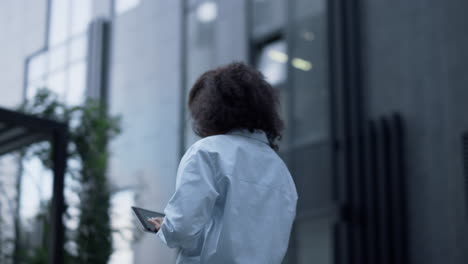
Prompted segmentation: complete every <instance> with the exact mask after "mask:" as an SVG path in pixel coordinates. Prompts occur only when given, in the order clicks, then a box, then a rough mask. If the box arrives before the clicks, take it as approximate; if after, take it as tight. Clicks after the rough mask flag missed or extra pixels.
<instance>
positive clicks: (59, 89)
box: [47, 71, 66, 100]
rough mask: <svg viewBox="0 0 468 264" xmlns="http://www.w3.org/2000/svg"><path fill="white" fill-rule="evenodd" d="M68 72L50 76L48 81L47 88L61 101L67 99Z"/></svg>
mask: <svg viewBox="0 0 468 264" xmlns="http://www.w3.org/2000/svg"><path fill="white" fill-rule="evenodd" d="M65 86H66V72H65V71H59V72H56V73H54V74H51V75H49V78H48V80H47V88H48V89H50V90H51V91H53V92H54V93H56V94H57V95H58V97H59V98H60V99H62V100H63V99H64V98H65V91H66V89H65Z"/></svg>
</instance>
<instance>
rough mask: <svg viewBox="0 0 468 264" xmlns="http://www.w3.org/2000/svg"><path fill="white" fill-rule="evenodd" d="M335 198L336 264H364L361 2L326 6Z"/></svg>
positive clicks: (339, 1)
mask: <svg viewBox="0 0 468 264" xmlns="http://www.w3.org/2000/svg"><path fill="white" fill-rule="evenodd" d="M329 17H330V44H331V51H330V52H331V54H330V58H331V80H330V83H331V85H332V100H333V103H332V107H333V108H334V109H332V115H333V125H332V129H333V130H332V131H333V134H334V141H335V144H334V145H335V149H334V153H333V155H334V157H333V160H334V166H333V167H334V170H335V171H334V178H335V181H336V183H335V184H336V189H335V194H336V197H337V200H338V201H339V202H340V203H341V207H342V210H341V211H342V213H341V222H340V223H339V224H338V226H337V228H336V234H335V238H336V239H337V241H336V242H335V250H336V254H335V258H336V261H335V262H336V263H338V264H348V263H352V264H365V263H366V262H365V261H366V258H365V255H366V250H365V245H364V244H363V243H364V240H363V237H364V234H365V230H364V227H363V217H364V213H365V212H364V211H363V208H362V205H363V202H364V200H365V199H366V193H365V189H364V188H363V186H362V185H363V181H364V180H365V178H364V176H365V169H364V163H365V157H364V152H365V148H364V138H363V134H364V129H363V127H364V119H365V111H364V108H363V92H362V82H361V52H360V50H361V35H360V2H359V1H358V0H346V1H345V0H332V1H329Z"/></svg>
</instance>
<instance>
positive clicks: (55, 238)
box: [49, 127, 68, 264]
mask: <svg viewBox="0 0 468 264" xmlns="http://www.w3.org/2000/svg"><path fill="white" fill-rule="evenodd" d="M67 145H68V132H67V129H66V128H65V127H63V129H56V130H54V132H53V136H52V160H53V166H54V167H53V172H54V183H53V198H52V208H51V219H50V223H51V227H52V234H51V240H50V247H49V259H50V261H49V263H52V264H62V263H63V262H64V248H63V246H64V237H65V235H64V226H63V218H62V217H63V213H64V211H65V201H64V196H63V188H64V179H65V169H66V163H67Z"/></svg>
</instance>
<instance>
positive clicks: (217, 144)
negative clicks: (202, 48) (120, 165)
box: [149, 63, 297, 264]
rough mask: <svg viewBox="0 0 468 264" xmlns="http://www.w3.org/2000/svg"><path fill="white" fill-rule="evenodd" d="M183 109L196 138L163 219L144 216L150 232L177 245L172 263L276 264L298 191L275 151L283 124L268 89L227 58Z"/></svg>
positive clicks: (255, 73)
mask: <svg viewBox="0 0 468 264" xmlns="http://www.w3.org/2000/svg"><path fill="white" fill-rule="evenodd" d="M188 106H189V109H190V113H191V116H192V119H193V122H194V123H193V129H194V131H195V132H196V134H198V135H199V136H200V137H201V138H202V139H201V140H199V141H197V142H196V143H195V144H193V145H192V146H191V147H190V148H189V149H188V150H187V152H186V153H185V155H184V157H183V158H182V160H181V162H180V165H179V169H178V172H177V182H176V190H175V193H174V195H173V196H172V198H171V199H170V201H169V203H168V205H167V207H166V209H165V210H164V212H165V214H166V217H165V218H164V219H162V218H155V219H150V220H149V221H150V222H151V223H152V224H154V226H155V227H156V229H157V230H158V232H157V236H158V237H159V238H160V239H161V240H162V241H163V242H164V243H165V244H166V245H167V246H169V247H171V248H179V249H180V251H179V255H178V257H177V263H203V264H230V263H241V264H247V263H254V264H263V263H264V264H275V263H281V261H282V259H283V257H284V255H285V253H286V250H287V247H288V241H289V236H290V232H291V226H292V223H293V220H294V217H295V214H296V203H297V193H296V188H295V185H294V182H293V180H292V178H291V175H290V174H289V171H288V169H287V167H286V166H285V164H284V163H283V161H282V160H281V159H280V158H279V156H278V155H277V153H276V151H277V150H278V145H277V141H278V140H279V139H280V138H281V130H282V128H283V123H282V121H281V119H280V118H279V115H278V109H277V107H278V98H277V96H276V95H275V91H274V89H273V88H272V87H271V86H270V85H269V84H268V83H267V82H266V81H265V80H264V78H263V76H262V74H261V73H260V72H258V71H257V70H255V69H253V68H251V67H249V66H246V65H245V64H242V63H232V64H229V65H227V66H224V67H220V68H217V69H214V70H211V71H208V72H206V73H204V74H203V75H202V76H200V78H199V79H198V80H197V81H196V83H195V85H194V86H193V88H192V90H191V91H190V95H189V102H188Z"/></svg>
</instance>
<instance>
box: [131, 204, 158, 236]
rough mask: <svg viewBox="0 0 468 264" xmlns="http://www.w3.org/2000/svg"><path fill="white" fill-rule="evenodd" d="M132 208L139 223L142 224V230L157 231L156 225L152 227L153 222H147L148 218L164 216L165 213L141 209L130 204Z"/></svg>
mask: <svg viewBox="0 0 468 264" xmlns="http://www.w3.org/2000/svg"><path fill="white" fill-rule="evenodd" d="M132 209H133V212H134V213H135V215H136V216H137V217H138V220H140V223H141V224H142V225H143V230H145V231H146V232H150V233H155V232H157V231H156V227H154V225H153V224H151V223H150V222H148V219H150V218H153V217H164V216H165V214H163V213H158V212H153V211H150V210H146V209H142V208H138V207H134V206H132Z"/></svg>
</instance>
